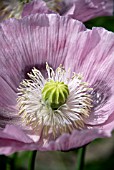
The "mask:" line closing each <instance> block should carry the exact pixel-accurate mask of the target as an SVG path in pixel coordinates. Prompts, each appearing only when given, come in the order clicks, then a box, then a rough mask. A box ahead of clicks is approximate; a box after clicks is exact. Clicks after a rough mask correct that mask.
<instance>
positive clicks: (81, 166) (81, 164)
mask: <svg viewBox="0 0 114 170" xmlns="http://www.w3.org/2000/svg"><path fill="white" fill-rule="evenodd" d="M85 152H86V146H83V147H82V148H80V149H79V151H78V159H77V168H76V170H83V169H84V158H85Z"/></svg>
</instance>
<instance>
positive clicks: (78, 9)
mask: <svg viewBox="0 0 114 170" xmlns="http://www.w3.org/2000/svg"><path fill="white" fill-rule="evenodd" d="M48 3H49V2H48ZM51 3H53V0H50V4H51ZM58 3H59V4H58V5H60V7H61V10H60V11H59V13H60V15H70V16H71V17H72V18H74V19H77V20H80V21H83V22H85V21H88V20H89V19H92V18H95V17H98V16H107V15H109V16H110V15H113V0H63V1H62V2H61V3H60V2H58ZM52 12H54V11H51V10H49V8H48V7H47V6H46V3H45V2H43V1H42V0H34V1H33V2H31V3H28V4H27V5H26V6H25V8H24V10H23V14H22V16H27V15H30V14H35V13H52Z"/></svg>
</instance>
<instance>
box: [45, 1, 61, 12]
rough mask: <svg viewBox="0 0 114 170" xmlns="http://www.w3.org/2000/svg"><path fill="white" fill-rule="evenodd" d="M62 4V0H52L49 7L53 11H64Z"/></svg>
mask: <svg viewBox="0 0 114 170" xmlns="http://www.w3.org/2000/svg"><path fill="white" fill-rule="evenodd" d="M61 2H62V0H51V1H49V2H47V6H48V7H49V9H51V10H52V11H55V12H59V11H60V10H61V9H62V7H61Z"/></svg>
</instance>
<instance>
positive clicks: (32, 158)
mask: <svg viewBox="0 0 114 170" xmlns="http://www.w3.org/2000/svg"><path fill="white" fill-rule="evenodd" d="M36 153H37V151H36V150H35V151H32V152H31V155H30V162H29V167H28V170H34V168H35V158H36Z"/></svg>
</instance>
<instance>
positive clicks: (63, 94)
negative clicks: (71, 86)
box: [42, 80, 69, 110]
mask: <svg viewBox="0 0 114 170" xmlns="http://www.w3.org/2000/svg"><path fill="white" fill-rule="evenodd" d="M68 95H69V90H68V86H67V85H66V84H64V82H58V81H56V82H55V81H53V80H50V81H49V82H47V83H46V84H45V86H44V88H43V90H42V97H43V100H44V101H45V102H47V103H48V104H49V105H50V106H51V108H52V109H53V110H56V109H58V108H59V107H60V106H61V105H62V104H64V103H65V102H66V100H67V97H68Z"/></svg>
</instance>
